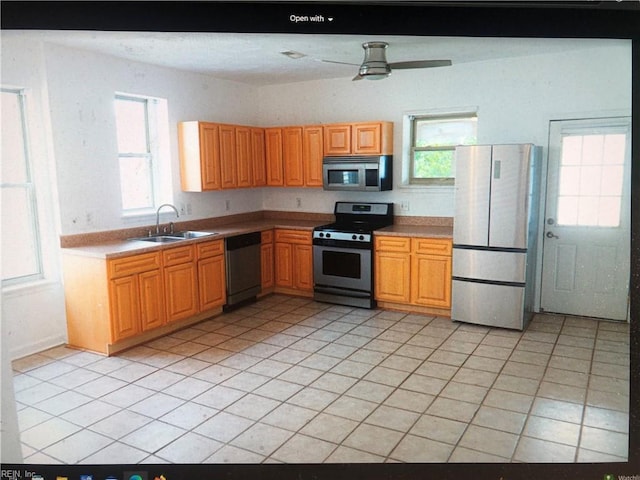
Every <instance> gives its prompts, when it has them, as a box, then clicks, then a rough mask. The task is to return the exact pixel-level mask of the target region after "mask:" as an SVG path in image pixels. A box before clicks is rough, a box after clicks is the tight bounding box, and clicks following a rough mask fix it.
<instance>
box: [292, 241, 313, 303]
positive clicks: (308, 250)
mask: <svg viewBox="0 0 640 480" xmlns="http://www.w3.org/2000/svg"><path fill="white" fill-rule="evenodd" d="M293 288H296V289H298V290H305V291H308V292H310V291H313V250H312V246H311V245H294V246H293Z"/></svg>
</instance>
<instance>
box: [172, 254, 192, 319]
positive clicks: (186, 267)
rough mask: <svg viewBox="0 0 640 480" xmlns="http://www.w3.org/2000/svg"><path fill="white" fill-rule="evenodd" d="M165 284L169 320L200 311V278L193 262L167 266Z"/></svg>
mask: <svg viewBox="0 0 640 480" xmlns="http://www.w3.org/2000/svg"><path fill="white" fill-rule="evenodd" d="M164 285H165V299H166V304H167V321H168V322H173V321H175V320H180V319H182V318H186V317H190V316H192V315H195V314H196V313H198V290H197V288H198V279H197V274H196V266H195V264H194V263H193V262H188V263H179V264H177V265H171V266H169V267H165V269H164Z"/></svg>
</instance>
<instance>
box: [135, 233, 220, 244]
mask: <svg viewBox="0 0 640 480" xmlns="http://www.w3.org/2000/svg"><path fill="white" fill-rule="evenodd" d="M211 235H217V233H216V232H196V231H193V230H186V231H184V232H175V233H167V234H162V235H151V236H149V237H137V238H132V239H131V240H137V241H142V242H154V243H171V242H180V241H182V240H190V239H192V238H200V237H208V236H211Z"/></svg>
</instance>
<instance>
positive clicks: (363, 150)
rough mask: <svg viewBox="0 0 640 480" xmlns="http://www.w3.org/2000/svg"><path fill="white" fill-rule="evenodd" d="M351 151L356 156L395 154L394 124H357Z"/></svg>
mask: <svg viewBox="0 0 640 480" xmlns="http://www.w3.org/2000/svg"><path fill="white" fill-rule="evenodd" d="M351 133H352V140H351V141H352V144H351V150H352V152H353V153H354V154H356V155H391V154H393V123H392V122H370V123H355V124H353V126H352V131H351Z"/></svg>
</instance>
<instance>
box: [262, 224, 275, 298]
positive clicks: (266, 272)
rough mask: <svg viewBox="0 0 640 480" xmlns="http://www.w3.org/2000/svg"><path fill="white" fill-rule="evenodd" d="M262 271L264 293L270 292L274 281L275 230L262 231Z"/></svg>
mask: <svg viewBox="0 0 640 480" xmlns="http://www.w3.org/2000/svg"><path fill="white" fill-rule="evenodd" d="M260 259H261V265H260V272H261V276H262V282H261V283H262V293H268V292H269V291H270V290H272V289H273V286H274V284H275V281H274V268H273V266H274V265H273V262H274V251H273V230H265V231H264V232H262V238H261V245H260Z"/></svg>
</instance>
